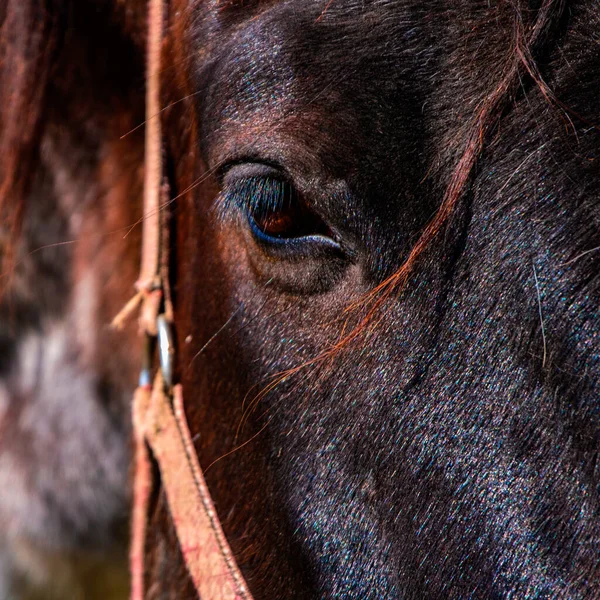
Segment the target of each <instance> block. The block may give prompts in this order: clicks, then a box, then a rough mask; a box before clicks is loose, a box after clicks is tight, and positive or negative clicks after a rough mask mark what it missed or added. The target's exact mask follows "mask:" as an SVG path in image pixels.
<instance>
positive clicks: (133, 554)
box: [114, 0, 252, 600]
mask: <svg viewBox="0 0 600 600" xmlns="http://www.w3.org/2000/svg"><path fill="white" fill-rule="evenodd" d="M163 3H164V0H149V10H148V55H147V69H148V72H147V90H146V141H145V144H146V156H145V177H144V229H143V244H142V260H141V271H140V277H139V279H138V281H137V283H136V288H137V294H136V296H135V297H134V298H133V299H132V301H130V302H129V303H128V305H127V306H126V307H125V308H124V309H123V311H122V314H120V315H118V316H117V318H116V319H115V321H114V322H115V324H117V325H119V324H120V323H122V322H123V321H124V319H125V318H126V317H127V314H129V313H131V312H132V310H134V309H135V308H137V307H140V328H141V330H142V332H143V333H144V335H145V337H146V341H145V347H146V356H145V358H144V361H143V366H142V372H141V375H140V382H139V385H138V388H137V390H136V392H135V395H134V399H133V430H134V438H135V475H134V482H133V495H134V502H133V515H132V540H131V549H130V567H131V577H132V582H131V599H132V600H143V598H144V579H145V569H144V555H145V549H146V529H147V525H148V517H149V515H148V509H149V497H150V493H151V489H152V486H153V481H152V472H153V471H152V468H151V458H152V457H153V458H154V459H155V461H156V463H157V465H158V471H159V473H160V480H161V483H162V486H163V488H164V490H165V494H166V498H167V503H168V506H169V511H170V514H171V518H172V521H173V525H174V527H175V532H176V535H177V539H178V541H179V546H180V549H181V553H182V555H183V558H184V560H185V564H186V566H187V569H188V572H189V574H190V577H191V580H192V582H193V584H194V587H195V588H196V591H197V593H198V596H199V597H200V598H201V600H252V595H251V594H250V592H249V590H248V587H247V585H246V582H245V580H244V577H243V576H242V574H241V572H240V570H239V568H238V566H237V564H236V562H235V559H234V557H233V554H232V552H231V549H230V547H229V544H228V543H227V540H226V538H225V535H224V533H223V529H222V527H221V523H220V522H219V518H218V516H217V512H216V510H215V507H214V504H213V501H212V498H211V496H210V492H209V490H208V487H207V485H206V481H205V479H204V476H203V474H202V469H201V468H200V464H199V462H198V457H197V455H196V451H195V449H194V444H193V442H192V438H191V435H190V431H189V429H188V426H187V422H186V417H185V412H184V407H183V393H182V388H181V385H173V384H172V381H171V377H172V365H171V358H172V343H171V342H170V337H169V335H168V328H169V325H170V324H172V319H173V309H172V306H171V302H170V294H169V293H168V289H169V288H168V286H169V274H168V262H169V261H168V244H167V243H165V242H166V240H165V239H164V238H165V237H166V236H165V232H166V231H167V227H166V225H165V224H164V213H165V211H164V210H162V208H164V207H161V197H162V196H163V194H162V190H164V189H166V187H165V186H163V185H162V179H163V174H162V156H161V155H162V135H161V123H160V116H159V113H160V58H161V48H162V39H163V33H162V30H163V19H164V15H163V10H164V5H163ZM161 221H163V226H162V227H161ZM161 231H162V238H163V239H162V240H161ZM161 242H162V243H161ZM161 307H162V308H163V312H162V314H159V313H160V309H161ZM156 336H158V345H159V353H160V358H161V369H160V370H159V372H158V373H157V374H156V376H155V378H154V384H153V385H151V383H150V382H151V376H150V371H151V363H152V358H151V354H150V349H151V348H152V347H153V346H154V344H153V340H154V338H155V337H156ZM166 363H168V365H167V364H166Z"/></svg>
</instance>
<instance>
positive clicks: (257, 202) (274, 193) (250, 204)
mask: <svg viewBox="0 0 600 600" xmlns="http://www.w3.org/2000/svg"><path fill="white" fill-rule="evenodd" d="M286 192H287V194H286ZM294 195H295V192H294V191H293V188H292V186H291V185H290V184H289V183H288V182H286V181H283V180H281V179H276V178H274V177H245V178H243V179H238V180H236V181H235V182H233V183H232V184H231V185H229V186H228V187H227V188H226V189H225V190H224V196H223V199H224V201H223V204H222V211H223V213H228V212H229V211H231V209H232V208H237V209H242V210H243V211H245V212H246V213H248V214H250V215H254V214H259V213H262V214H267V213H275V212H277V211H279V210H282V209H283V208H286V206H285V204H284V203H285V199H286V197H287V198H288V199H289V202H290V203H291V202H293V201H294Z"/></svg>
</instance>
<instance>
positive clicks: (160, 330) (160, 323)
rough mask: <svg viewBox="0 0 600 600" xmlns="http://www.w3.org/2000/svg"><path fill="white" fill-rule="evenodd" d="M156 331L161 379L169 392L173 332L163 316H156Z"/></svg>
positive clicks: (172, 358) (173, 353)
mask: <svg viewBox="0 0 600 600" xmlns="http://www.w3.org/2000/svg"><path fill="white" fill-rule="evenodd" d="M156 330H157V339H158V358H159V360H160V370H161V373H162V377H163V382H164V385H165V388H166V389H167V390H170V389H171V388H172V387H173V363H174V357H175V345H174V343H173V332H172V329H171V324H170V323H169V321H168V320H167V318H166V317H165V315H158V317H157V318H156Z"/></svg>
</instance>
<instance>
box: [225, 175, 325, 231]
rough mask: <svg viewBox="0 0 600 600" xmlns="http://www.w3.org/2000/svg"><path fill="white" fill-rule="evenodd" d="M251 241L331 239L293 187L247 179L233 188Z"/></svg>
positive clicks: (273, 181)
mask: <svg viewBox="0 0 600 600" xmlns="http://www.w3.org/2000/svg"><path fill="white" fill-rule="evenodd" d="M235 187H236V188H237V189H236V190H235V192H234V193H236V195H237V196H238V202H239V201H241V203H242V204H243V205H244V206H245V209H246V212H247V215H248V220H249V222H250V226H251V228H252V231H253V233H254V234H255V237H258V238H259V241H260V240H262V239H263V238H268V239H276V240H281V241H283V240H286V239H295V238H303V237H310V236H316V235H320V236H326V237H332V234H331V231H330V229H329V228H328V227H327V225H326V224H325V223H324V221H323V220H322V219H321V218H320V217H319V216H318V215H317V214H315V212H314V211H312V210H311V209H310V207H309V206H308V205H307V203H306V202H305V201H304V200H303V199H302V198H301V196H300V194H298V192H297V191H296V189H295V188H294V186H293V185H292V184H291V183H289V182H287V181H283V180H280V179H275V178H272V177H260V178H249V179H247V180H245V181H244V182H242V183H241V185H238V186H235Z"/></svg>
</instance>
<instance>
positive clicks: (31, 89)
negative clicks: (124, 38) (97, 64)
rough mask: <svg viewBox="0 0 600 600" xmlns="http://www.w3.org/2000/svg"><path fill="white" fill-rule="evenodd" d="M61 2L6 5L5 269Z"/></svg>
mask: <svg viewBox="0 0 600 600" xmlns="http://www.w3.org/2000/svg"><path fill="white" fill-rule="evenodd" d="M58 29H59V11H58V10H57V6H56V2H53V1H52V0H40V1H39V2H31V1H22V0H6V2H5V3H4V8H3V9H2V8H1V7H0V156H2V161H0V219H1V222H2V223H3V227H2V230H0V240H1V242H2V243H1V244H0V272H1V273H2V274H5V272H6V271H7V269H8V267H9V266H10V265H11V264H12V259H13V243H12V242H13V241H14V240H15V238H16V235H17V233H18V230H19V227H20V224H21V219H22V216H23V211H24V208H25V206H24V204H25V196H26V194H27V191H28V183H29V182H30V181H31V171H32V170H33V168H34V164H35V159H36V153H37V148H38V142H39V138H40V129H41V124H42V116H43V111H44V98H45V91H46V87H47V86H46V83H47V81H48V78H49V76H50V73H51V71H52V65H53V62H54V59H55V56H56V51H57V49H58V41H59V31H58Z"/></svg>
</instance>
